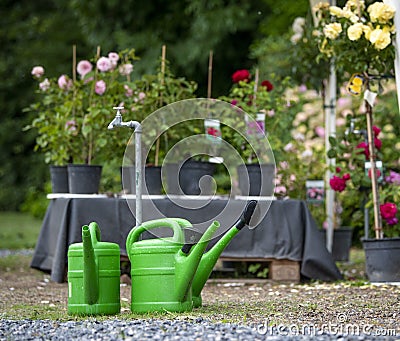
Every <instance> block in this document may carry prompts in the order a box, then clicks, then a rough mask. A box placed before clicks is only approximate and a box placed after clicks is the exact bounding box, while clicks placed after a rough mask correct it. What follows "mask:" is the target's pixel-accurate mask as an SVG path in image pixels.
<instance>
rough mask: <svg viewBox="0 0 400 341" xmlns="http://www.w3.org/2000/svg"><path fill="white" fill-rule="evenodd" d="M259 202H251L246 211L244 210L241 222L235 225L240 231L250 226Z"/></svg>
mask: <svg viewBox="0 0 400 341" xmlns="http://www.w3.org/2000/svg"><path fill="white" fill-rule="evenodd" d="M256 206H257V201H256V200H250V201H249V202H248V203H247V205H246V207H245V209H244V210H243V213H242V215H241V216H240V218H239V220H238V221H237V223H236V224H235V226H236V228H237V229H238V230H241V229H242V228H243V227H244V226H246V225H249V223H250V220H251V217H252V216H253V213H254V210H255V209H256Z"/></svg>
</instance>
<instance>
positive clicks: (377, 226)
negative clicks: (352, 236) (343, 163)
mask: <svg viewBox="0 0 400 341" xmlns="http://www.w3.org/2000/svg"><path fill="white" fill-rule="evenodd" d="M365 106H366V109H367V133H368V149H369V161H370V163H371V186H372V200H373V206H374V230H375V238H376V239H381V238H383V233H382V217H381V212H380V209H379V208H380V203H379V189H378V179H377V176H376V165H375V145H374V135H373V129H372V124H373V123H372V107H371V105H370V104H369V103H368V101H365Z"/></svg>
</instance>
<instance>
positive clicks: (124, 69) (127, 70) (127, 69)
mask: <svg viewBox="0 0 400 341" xmlns="http://www.w3.org/2000/svg"><path fill="white" fill-rule="evenodd" d="M118 70H119V73H120V74H121V75H122V76H129V75H130V74H131V73H132V71H133V65H132V64H130V63H128V64H124V65H121V66H120V67H119V69H118Z"/></svg>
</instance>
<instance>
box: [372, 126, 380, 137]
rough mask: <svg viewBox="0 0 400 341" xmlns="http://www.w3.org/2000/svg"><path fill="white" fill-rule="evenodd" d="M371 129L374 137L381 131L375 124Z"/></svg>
mask: <svg viewBox="0 0 400 341" xmlns="http://www.w3.org/2000/svg"><path fill="white" fill-rule="evenodd" d="M372 130H373V131H374V135H375V137H378V135H379V133H380V132H381V129H379V128H378V127H377V126H373V127H372Z"/></svg>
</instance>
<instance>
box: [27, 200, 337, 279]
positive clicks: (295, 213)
mask: <svg viewBox="0 0 400 341" xmlns="http://www.w3.org/2000/svg"><path fill="white" fill-rule="evenodd" d="M189 201H190V202H189ZM189 201H188V200H184V199H181V200H174V201H171V200H170V199H169V198H160V199H152V200H150V199H143V221H147V220H152V219H157V218H160V217H163V216H164V217H179V218H185V219H187V220H189V221H190V222H191V223H192V224H194V225H195V226H197V227H198V229H200V230H204V226H202V223H203V222H207V223H206V225H207V226H208V221H211V220H213V219H214V217H216V220H218V221H219V222H220V223H221V228H220V229H221V231H226V230H227V229H228V228H229V227H230V226H232V225H233V223H234V222H235V221H236V219H237V218H238V216H239V215H240V212H241V210H242V208H243V206H244V205H245V202H244V201H243V200H230V201H229V205H227V202H228V200H227V199H215V200H211V201H207V200H204V202H203V201H201V200H193V201H191V200H189ZM182 206H187V207H186V208H185V207H182ZM192 206H193V207H194V206H195V207H196V209H192V208H190V207H192ZM134 207H135V202H134V200H127V199H123V198H90V199H87V198H79V199H77V198H74V199H70V198H58V199H52V200H51V201H50V204H49V207H48V209H47V212H46V216H45V218H44V221H43V226H42V229H41V232H40V235H39V238H38V242H37V244H36V249H35V253H34V256H33V259H32V262H31V267H32V268H36V269H39V270H42V271H45V272H50V273H51V280H53V281H56V282H62V281H63V280H64V274H65V269H66V264H67V251H68V246H69V245H70V244H72V243H76V242H81V241H82V237H81V231H82V230H81V227H82V225H86V224H89V223H90V222H92V221H96V222H97V223H98V224H99V227H100V230H101V240H102V241H107V242H114V243H117V244H119V245H120V247H121V254H124V255H126V250H125V242H126V237H127V235H128V233H129V231H130V230H131V228H132V227H133V226H134V225H135V217H134V215H133V214H132V212H131V210H133V211H134ZM221 212H222V213H221ZM196 224H198V225H196ZM216 240H218V236H217V237H216V238H215V239H214V240H212V241H211V242H210V246H212V245H213V243H215V242H216ZM222 256H224V257H234V258H275V259H288V260H293V261H300V262H301V267H300V272H301V275H302V276H303V277H305V278H309V279H317V280H323V281H332V280H337V279H340V278H341V274H340V272H339V271H338V269H337V267H336V265H335V263H334V261H333V259H332V256H331V254H330V253H329V252H328V251H327V249H326V247H325V243H324V240H323V239H322V237H321V234H320V233H318V230H317V227H316V224H315V222H314V220H313V218H312V216H311V214H310V212H309V210H308V208H307V205H306V204H305V203H304V202H302V201H297V200H285V201H272V202H271V206H270V209H269V210H268V213H267V214H266V215H265V216H264V217H262V219H261V220H260V221H259V222H258V224H257V226H256V227H255V228H254V229H248V228H244V229H243V230H242V231H240V233H239V234H238V235H237V236H236V237H235V238H234V239H233V240H232V241H231V243H230V244H229V245H228V246H227V247H226V249H225V250H224V252H223V253H222Z"/></svg>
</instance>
